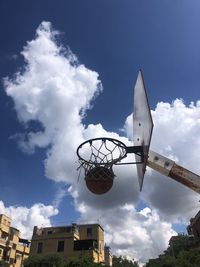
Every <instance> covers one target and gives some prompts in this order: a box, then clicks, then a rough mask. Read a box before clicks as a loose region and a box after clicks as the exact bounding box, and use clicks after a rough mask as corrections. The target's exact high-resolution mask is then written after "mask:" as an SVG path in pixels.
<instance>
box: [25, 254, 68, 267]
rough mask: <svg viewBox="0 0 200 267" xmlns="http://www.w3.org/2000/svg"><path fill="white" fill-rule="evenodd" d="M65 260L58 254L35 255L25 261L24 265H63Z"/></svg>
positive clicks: (55, 266) (54, 266)
mask: <svg viewBox="0 0 200 267" xmlns="http://www.w3.org/2000/svg"><path fill="white" fill-rule="evenodd" d="M63 266H65V261H64V260H63V258H61V257H60V256H58V255H56V254H47V255H43V256H41V255H37V256H36V255H33V256H29V257H28V259H26V260H25V261H24V267H63Z"/></svg>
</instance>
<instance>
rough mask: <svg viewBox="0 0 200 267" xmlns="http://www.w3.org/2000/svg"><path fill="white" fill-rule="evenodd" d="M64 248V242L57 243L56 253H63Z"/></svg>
mask: <svg viewBox="0 0 200 267" xmlns="http://www.w3.org/2000/svg"><path fill="white" fill-rule="evenodd" d="M64 247H65V241H58V248H57V252H62V251H64Z"/></svg>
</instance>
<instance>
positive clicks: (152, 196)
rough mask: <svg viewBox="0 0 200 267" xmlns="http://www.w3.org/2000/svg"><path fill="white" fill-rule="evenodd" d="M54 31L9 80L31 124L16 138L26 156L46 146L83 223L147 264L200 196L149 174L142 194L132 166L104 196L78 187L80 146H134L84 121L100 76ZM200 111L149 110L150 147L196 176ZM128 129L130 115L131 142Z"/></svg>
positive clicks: (43, 34)
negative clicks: (102, 140)
mask: <svg viewBox="0 0 200 267" xmlns="http://www.w3.org/2000/svg"><path fill="white" fill-rule="evenodd" d="M57 34H58V32H55V31H52V28H51V24H50V23H48V22H43V23H42V24H41V25H40V26H39V28H38V29H37V34H36V37H35V39H34V40H32V41H30V42H28V43H27V45H26V46H25V47H24V49H23V51H22V55H23V56H24V58H25V62H26V66H25V69H24V72H22V73H16V75H15V77H14V78H12V79H9V78H7V79H5V81H4V86H5V89H6V92H7V94H8V95H9V96H10V97H12V99H13V100H14V104H15V109H16V112H17V116H18V118H19V120H20V121H21V122H22V123H24V124H26V126H27V128H26V129H27V132H26V134H20V135H19V134H18V135H17V136H18V140H19V143H20V146H21V148H23V150H25V151H28V152H34V150H35V147H44V148H45V147H48V150H47V157H46V160H45V172H46V176H47V177H48V178H50V179H52V180H54V181H56V182H58V181H64V182H66V183H67V184H71V186H70V188H69V189H68V193H70V194H71V195H72V197H73V198H74V202H75V207H76V209H77V210H78V211H79V212H80V214H81V216H80V221H87V222H88V220H89V219H90V220H91V221H98V220H99V221H100V222H101V223H102V225H103V227H104V228H105V231H106V240H107V243H109V245H111V247H112V249H113V250H114V252H116V253H119V254H120V253H121V254H127V255H129V256H130V257H132V258H137V259H138V260H140V261H141V262H144V261H145V260H147V259H148V258H149V257H153V256H156V255H158V254H159V253H161V252H162V250H163V249H165V248H166V246H167V241H168V239H169V238H170V236H171V235H172V234H174V231H173V230H172V223H173V222H177V221H178V220H179V221H184V220H188V219H189V217H190V216H192V215H194V214H195V212H196V211H197V208H198V206H197V205H196V203H197V201H198V195H197V194H196V193H193V192H192V191H190V190H189V189H187V188H184V186H182V185H179V184H178V183H176V182H173V181H171V180H170V179H169V178H165V177H162V176H161V175H159V174H156V173H155V172H153V171H150V170H148V172H147V175H146V177H145V181H144V189H143V192H142V193H141V194H139V186H138V181H137V175H136V168H135V166H133V165H126V166H117V167H115V168H114V171H115V174H116V178H115V181H114V185H113V187H112V189H111V190H110V192H108V193H107V194H105V195H103V196H96V195H94V194H92V193H90V192H89V191H88V190H87V188H86V186H85V182H84V179H83V178H82V177H81V179H80V181H79V183H77V177H78V172H77V171H76V168H77V167H78V163H77V156H76V148H77V146H78V145H79V144H80V143H81V142H83V141H84V140H86V139H90V138H94V137H95V138H96V137H100V136H108V137H113V138H116V139H119V140H121V141H122V142H124V143H125V144H126V145H131V142H130V141H128V138H125V137H120V136H119V135H118V134H117V133H113V132H107V131H106V130H105V129H104V128H103V126H102V125H101V124H96V125H93V124H91V125H88V126H85V125H83V124H82V118H83V116H84V114H85V113H86V110H87V109H88V108H91V104H92V100H93V99H94V97H95V96H96V95H97V94H98V93H99V92H100V91H101V90H102V88H101V82H100V80H99V78H98V74H97V73H96V72H94V71H91V70H89V69H87V68H86V67H85V66H84V65H81V64H80V63H79V62H78V61H77V59H76V56H74V55H73V54H72V52H70V51H69V50H68V51H65V50H64V48H63V47H62V46H61V45H59V44H58V43H57V42H56V35H57ZM199 110H200V102H197V104H196V105H195V104H194V103H192V104H191V105H190V106H188V107H187V106H186V105H184V103H183V101H182V100H176V101H174V103H172V104H169V103H162V102H161V103H158V105H157V107H156V109H155V111H152V114H153V119H154V125H155V128H154V133H153V139H152V149H154V150H155V151H157V152H160V153H163V154H164V155H166V156H169V157H173V158H174V159H177V160H178V161H179V163H182V164H183V165H185V166H186V167H188V168H191V169H192V170H193V171H196V172H198V173H200V170H199V164H198V162H199V160H200V159H199V155H200V153H199V152H200V151H199V149H200V144H199V143H200V141H199V137H198V135H199V130H200V129H199V127H200V111H199ZM31 121H37V122H39V123H40V124H41V129H40V130H38V131H37V132H29V131H28V129H29V128H28V125H29V123H31ZM131 124H132V118H131V116H129V117H128V118H127V120H126V123H125V127H124V129H125V131H126V132H127V135H128V137H129V139H131V138H132V125H131ZM66 190H67V189H66ZM62 195H64V192H61V191H60V192H58V195H57V197H56V198H55V201H54V204H55V206H58V205H59V201H60V200H61V197H62ZM140 199H142V200H143V201H144V203H147V205H148V207H146V208H144V209H143V210H142V211H140V212H138V211H137V210H136V209H135V206H136V205H137V204H138V202H139V201H140ZM36 205H38V204H36ZM33 207H34V206H33ZM191 207H193V209H192V208H191ZM52 209H53V207H52ZM36 210H38V208H37V209H36ZM39 210H40V209H39ZM52 212H53V211H52ZM32 213H33V211H32V212H31V214H32ZM192 213H193V214H192ZM39 214H40V213H39ZM26 218H28V217H26ZM48 218H49V217H48ZM88 218H89V219H88ZM48 220H49V219H48ZM48 220H47V225H48V223H49V221H48ZM44 222H45V221H44Z"/></svg>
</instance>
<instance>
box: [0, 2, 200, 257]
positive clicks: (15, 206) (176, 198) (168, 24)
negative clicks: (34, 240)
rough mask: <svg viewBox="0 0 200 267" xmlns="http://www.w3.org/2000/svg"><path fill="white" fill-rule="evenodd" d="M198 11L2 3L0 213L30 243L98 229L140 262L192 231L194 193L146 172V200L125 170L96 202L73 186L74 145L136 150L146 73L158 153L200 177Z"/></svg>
mask: <svg viewBox="0 0 200 267" xmlns="http://www.w3.org/2000/svg"><path fill="white" fill-rule="evenodd" d="M199 12H200V3H199V1H198V0H193V1H186V0H176V1H165V0H163V1H159V0H152V1H145V0H140V1H136V0H127V1H119V0H110V1H106V0H101V1H100V0H96V1H93V0H85V1H81V0H76V1H75V0H68V1H64V0H63V1H62V0H60V1H53V0H50V1H49V0H48V1H47V0H44V1H42V2H40V3H39V2H36V1H31V2H30V1H29V2H27V1H25V0H24V1H23V0H20V1H11V0H5V1H4V0H3V1H1V3H0V30H1V43H0V48H1V49H0V75H1V85H0V86H1V87H0V121H1V131H0V148H1V149H0V186H1V193H0V213H5V214H7V215H9V216H11V217H12V219H13V226H15V227H17V228H19V229H20V230H21V232H22V235H23V236H24V237H27V238H30V237H31V234H32V228H33V226H34V225H38V226H44V227H45V226H48V225H65V224H70V223H72V222H77V223H79V222H81V223H83V222H85V223H87V222H93V223H97V222H98V223H100V224H101V225H102V226H103V228H104V229H105V237H106V243H107V244H108V245H110V246H111V248H112V250H113V252H114V253H115V254H118V255H119V254H121V255H127V256H129V257H131V258H135V259H136V260H138V261H140V262H145V261H147V260H148V259H149V258H152V257H156V256H157V255H158V254H160V253H161V252H162V251H163V250H164V249H166V247H167V244H168V240H169V238H170V236H171V235H174V234H177V233H178V232H184V231H185V226H186V225H187V224H188V222H189V219H190V218H191V217H192V216H194V215H195V214H196V212H197V211H198V210H199V206H200V204H199V195H198V194H197V193H195V192H193V191H191V190H190V189H188V188H186V187H184V186H183V185H181V184H178V183H177V182H174V181H173V180H171V179H170V178H166V177H164V176H161V175H159V174H158V173H156V172H154V171H153V170H150V169H148V170H147V173H146V176H145V180H144V186H143V191H142V192H141V193H140V192H139V185H138V181H137V175H136V169H135V166H132V165H127V166H118V167H116V168H114V171H115V174H116V178H115V181H114V185H113V187H112V189H111V190H110V191H109V192H108V193H106V194H105V195H102V196H96V195H94V194H92V193H91V192H89V191H88V189H87V188H86V186H85V183H84V177H83V176H81V177H80V179H79V181H78V172H77V170H76V169H77V167H78V160H77V156H76V148H77V146H78V145H79V144H80V143H81V142H83V141H84V140H87V139H89V138H96V137H101V136H109V137H113V138H116V139H119V140H121V141H123V142H124V143H125V144H126V145H131V144H132V139H133V132H132V106H133V103H132V99H133V87H134V83H135V81H136V77H137V73H138V70H139V69H142V71H143V74H144V79H145V83H146V87H147V91H148V96H149V103H150V106H151V110H152V116H153V121H154V131H153V137H152V143H151V149H152V150H155V151H157V152H159V153H162V154H163V155H165V156H168V157H170V158H172V159H174V160H176V161H177V163H178V164H180V165H183V166H185V167H187V168H189V169H191V170H192V171H194V172H197V173H200V168H199V162H200V156H199V155H200V138H199V132H200V97H199V87H200V75H199V72H200V52H199V51H200V34H199V24H200V17H199ZM191 14H192V15H191Z"/></svg>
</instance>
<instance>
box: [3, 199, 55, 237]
mask: <svg viewBox="0 0 200 267" xmlns="http://www.w3.org/2000/svg"><path fill="white" fill-rule="evenodd" d="M0 214H6V215H7V216H9V217H10V218H11V219H12V223H11V226H13V227H15V228H17V229H18V230H20V232H21V237H22V238H28V239H30V238H31V237H32V234H33V227H34V226H39V227H46V226H50V225H51V221H50V218H51V217H52V216H55V215H57V214H58V209H56V208H55V207H53V206H51V205H48V206H45V205H44V204H42V203H36V204H34V205H33V206H32V207H30V208H27V207H21V206H9V207H5V205H4V203H3V201H0Z"/></svg>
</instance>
